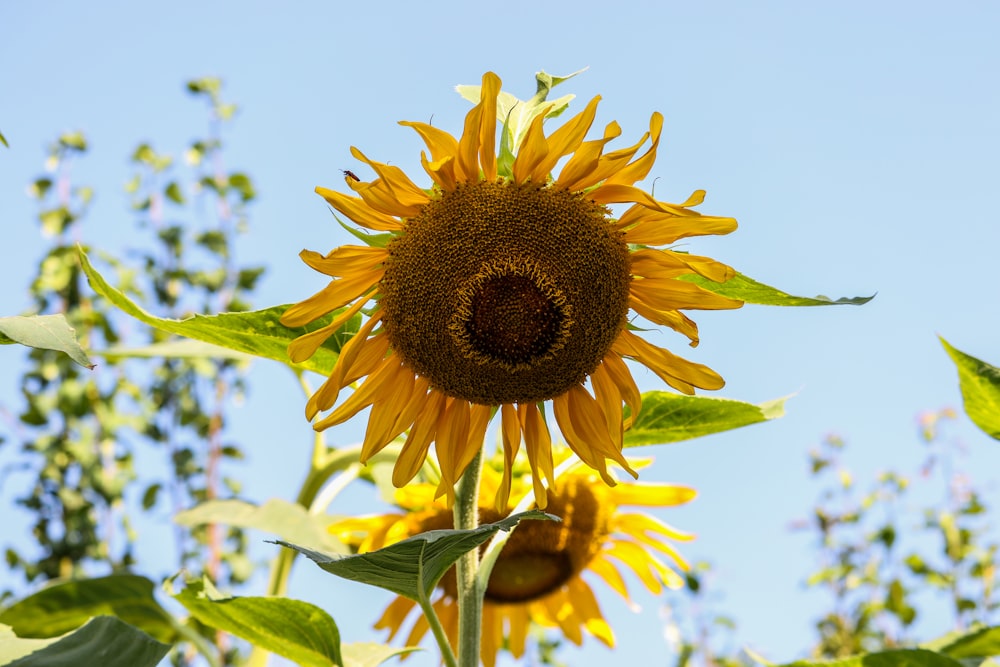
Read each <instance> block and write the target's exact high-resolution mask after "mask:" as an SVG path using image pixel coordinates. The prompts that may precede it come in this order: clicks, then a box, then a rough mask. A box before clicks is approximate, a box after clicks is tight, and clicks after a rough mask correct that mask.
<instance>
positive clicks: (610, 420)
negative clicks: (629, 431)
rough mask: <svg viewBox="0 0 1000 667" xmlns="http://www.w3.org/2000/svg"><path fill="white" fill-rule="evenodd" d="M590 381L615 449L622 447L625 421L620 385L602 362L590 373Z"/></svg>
mask: <svg viewBox="0 0 1000 667" xmlns="http://www.w3.org/2000/svg"><path fill="white" fill-rule="evenodd" d="M590 383H591V386H592V387H593V388H594V398H595V400H596V402H597V405H598V406H599V407H600V409H601V413H602V414H603V415H604V423H605V425H606V427H607V431H608V435H609V436H610V437H611V442H612V444H613V445H614V446H615V449H617V450H621V448H622V435H623V432H624V423H623V421H622V417H623V415H622V395H621V393H619V391H618V386H617V385H616V384H615V382H614V380H612V379H611V375H610V374H609V373H608V369H607V367H606V366H605V365H604V364H600V365H599V366H598V367H597V368H595V369H594V372H593V373H591V374H590Z"/></svg>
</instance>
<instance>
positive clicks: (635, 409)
mask: <svg viewBox="0 0 1000 667" xmlns="http://www.w3.org/2000/svg"><path fill="white" fill-rule="evenodd" d="M601 365H602V366H604V367H605V369H607V371H608V375H610V376H611V379H612V380H613V381H614V383H615V385H616V386H617V387H618V393H619V395H620V396H621V397H622V400H624V401H625V405H627V406H628V409H629V411H630V412H631V418H632V419H633V420H634V419H635V418H636V416H638V414H639V410H640V409H641V408H642V395H641V394H640V393H639V387H638V386H637V385H636V383H635V379H634V378H633V377H632V373H630V372H629V370H628V366H626V365H625V362H624V361H623V360H622V358H621V357H619V356H618V355H616V354H614V353H611V354H608V355H606V356H605V357H604V361H603V362H602V363H601Z"/></svg>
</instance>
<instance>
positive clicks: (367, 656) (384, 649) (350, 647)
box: [340, 642, 420, 667]
mask: <svg viewBox="0 0 1000 667" xmlns="http://www.w3.org/2000/svg"><path fill="white" fill-rule="evenodd" d="M340 650H341V654H342V655H343V656H344V667H378V666H379V665H381V664H382V663H383V662H385V661H386V660H388V659H389V658H393V657H395V656H397V655H406V654H407V653H412V652H413V651H419V650H420V649H418V648H413V647H410V648H393V647H391V646H386V645H385V644H375V643H373V642H354V643H352V644H344V645H342V646H341V647H340Z"/></svg>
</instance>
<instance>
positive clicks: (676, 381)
mask: <svg viewBox="0 0 1000 667" xmlns="http://www.w3.org/2000/svg"><path fill="white" fill-rule="evenodd" d="M611 349H612V350H613V351H614V352H616V353H617V354H619V355H621V356H623V357H630V358H632V359H635V360H636V361H638V362H639V363H640V364H642V365H643V366H646V367H647V368H649V369H650V370H651V371H653V372H654V373H656V374H657V375H658V376H659V377H660V379H661V380H663V381H664V382H666V383H667V384H668V385H670V386H671V387H673V388H674V389H676V390H677V391H680V392H683V393H685V394H693V393H694V388H695V387H699V388H701V389H721V388H722V387H723V386H725V384H726V382H725V380H723V379H722V376H720V375H719V374H718V373H716V372H715V371H713V370H712V369H711V368H709V367H708V366H705V365H703V364H696V363H694V362H692V361H688V360H687V359H683V358H681V357H678V356H677V355H675V354H673V353H671V352H670V351H668V350H665V349H663V348H660V347H656V346H655V345H653V344H652V343H648V342H646V341H645V340H643V339H642V338H640V337H639V336H636V335H635V334H633V333H632V332H630V331H628V330H627V329H624V330H622V332H621V333H620V334H619V335H618V339H617V340H615V342H614V344H613V345H612V346H611Z"/></svg>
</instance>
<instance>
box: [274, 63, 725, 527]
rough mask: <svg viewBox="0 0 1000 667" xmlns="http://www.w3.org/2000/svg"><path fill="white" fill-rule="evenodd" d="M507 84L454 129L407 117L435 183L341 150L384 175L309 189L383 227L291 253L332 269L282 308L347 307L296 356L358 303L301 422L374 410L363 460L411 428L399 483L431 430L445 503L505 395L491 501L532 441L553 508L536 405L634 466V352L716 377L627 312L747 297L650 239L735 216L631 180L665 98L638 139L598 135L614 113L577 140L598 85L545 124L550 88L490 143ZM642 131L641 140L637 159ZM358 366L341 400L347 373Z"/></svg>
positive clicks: (300, 355) (663, 372) (496, 85)
mask: <svg viewBox="0 0 1000 667" xmlns="http://www.w3.org/2000/svg"><path fill="white" fill-rule="evenodd" d="M500 95H501V93H500V79H499V78H498V77H497V76H496V75H495V74H493V73H487V74H485V75H484V76H483V80H482V87H481V88H480V99H479V103H478V104H477V105H476V106H475V107H474V108H473V109H472V110H471V111H470V112H469V113H468V115H467V116H466V118H465V127H464V130H463V132H462V135H461V138H459V139H456V138H455V137H454V136H452V135H451V134H449V133H447V132H445V131H443V130H440V129H438V128H436V127H433V126H431V125H428V124H425V123H417V122H402V123H401V124H402V125H405V126H408V127H412V128H413V129H414V130H416V131H417V133H418V134H419V135H420V136H421V137H422V139H423V140H424V142H425V143H426V145H427V150H428V151H429V153H430V156H429V157H428V155H427V153H426V152H422V153H421V164H422V165H423V168H424V170H425V171H426V172H427V174H428V175H429V176H430V179H431V180H432V181H433V186H432V187H431V188H430V189H428V190H425V189H422V188H420V187H418V186H417V185H416V184H414V182H413V181H412V180H410V178H409V177H408V176H407V175H406V174H405V173H404V172H403V171H402V170H401V169H400V168H398V167H395V166H392V165H389V164H385V163H381V162H376V161H374V160H371V159H369V158H368V157H367V156H365V155H364V154H363V153H362V152H361V151H360V150H358V149H357V148H354V147H352V148H351V153H352V155H354V156H355V157H356V158H357V159H358V160H360V161H361V162H363V163H365V164H366V165H368V167H370V168H371V170H372V171H374V172H375V174H376V176H377V177H376V178H375V179H374V180H372V181H363V180H361V179H360V178H359V177H357V176H356V175H355V174H354V173H353V172H345V177H344V180H345V183H346V185H347V186H348V187H349V188H350V189H351V190H352V191H353V192H354V193H356V195H357V196H350V195H346V194H343V193H340V192H336V191H334V190H329V189H327V188H322V187H319V188H316V192H317V193H318V194H320V195H321V196H322V197H323V198H324V199H325V200H326V201H327V202H328V203H329V204H330V206H332V207H333V209H335V210H336V211H337V212H338V213H340V214H342V215H344V216H346V217H347V218H349V219H350V220H351V221H353V222H354V223H356V224H357V225H359V226H361V227H363V228H366V229H368V230H372V231H374V232H379V233H377V234H364V233H362V232H357V235H359V236H361V237H364V238H366V243H367V245H365V246H357V245H347V246H342V247H339V248H336V249H335V250H333V251H331V252H330V253H329V254H326V255H322V254H320V253H318V252H314V251H311V250H304V251H303V252H302V253H301V255H300V256H301V258H302V260H303V261H304V262H305V263H306V264H308V265H309V266H310V267H312V268H313V269H315V270H317V271H319V272H321V273H323V274H326V275H328V276H331V277H332V278H333V280H331V281H330V283H329V284H328V285H327V286H326V287H325V288H323V289H322V290H320V291H319V292H317V293H316V294H314V295H313V296H311V297H309V298H308V299H306V300H304V301H302V302H300V303H297V304H294V305H292V306H290V307H289V308H288V309H287V310H286V311H285V313H284V314H283V316H282V318H281V321H282V323H283V324H284V325H286V326H288V327H298V326H305V325H307V324H309V323H311V322H314V321H315V320H317V319H319V318H321V317H324V316H326V315H329V314H330V313H332V312H334V311H338V310H339V312H337V313H336V315H335V316H334V317H333V318H332V320H331V321H330V322H329V323H328V324H325V325H324V326H321V327H319V328H317V329H315V330H314V331H312V332H310V333H307V334H305V335H303V336H300V337H299V338H297V339H295V340H294V341H293V342H292V343H291V344H290V345H289V348H288V353H289V357H290V358H291V360H292V361H293V362H301V361H304V360H305V359H308V358H309V357H310V356H311V355H312V354H313V353H314V352H315V351H316V350H317V349H318V348H319V346H321V345H322V344H323V343H324V342H325V341H326V340H327V339H328V338H329V337H330V336H332V335H333V334H334V333H336V332H337V331H338V330H339V329H341V328H342V327H343V325H344V324H345V323H346V322H348V321H349V320H350V319H351V318H354V317H355V316H357V315H358V314H359V313H361V314H363V315H364V316H365V320H364V323H363V324H362V326H361V328H360V330H359V331H358V333H357V334H356V335H355V336H354V337H353V338H352V339H351V340H350V341H349V342H348V343H346V344H345V345H344V347H343V348H342V350H341V353H340V357H339V358H338V361H337V363H336V365H335V367H334V368H333V370H332V371H331V373H330V375H329V377H328V378H327V380H326V381H325V382H324V383H323V385H322V386H321V387H320V388H319V389H318V390H317V391H316V392H315V393H314V394H313V395H312V396H311V397H310V398H309V400H308V402H307V404H306V416H307V418H308V419H310V420H312V419H314V418H315V417H316V416H317V415H319V414H320V413H321V412H325V411H330V410H332V411H331V412H329V414H326V415H325V416H323V417H322V418H320V419H318V420H317V421H315V422H314V425H313V426H314V428H315V429H316V430H323V429H326V428H328V427H330V426H333V425H336V424H340V423H342V422H344V421H346V420H348V419H350V418H351V417H353V416H354V415H356V414H358V413H359V412H360V411H362V410H364V409H366V408H369V407H370V408H371V412H370V414H369V416H368V424H367V431H366V433H365V438H364V444H363V448H362V449H363V451H362V454H361V460H362V463H364V462H366V461H367V460H368V459H369V458H370V457H371V456H373V455H374V454H376V453H377V452H379V451H380V450H381V449H382V448H384V447H385V446H386V445H387V444H388V443H389V442H391V441H392V440H393V439H395V438H397V437H399V436H400V435H401V434H403V433H404V432H406V433H407V436H406V440H405V443H404V445H403V447H402V450H401V452H400V454H399V457H398V459H397V461H396V464H395V467H394V470H393V477H392V479H393V483H394V484H395V485H396V486H397V487H401V486H404V485H405V484H406V483H407V482H409V481H410V480H411V479H413V477H414V475H416V473H417V471H418V470H419V469H420V467H421V465H422V464H423V462H424V460H425V458H426V456H427V453H428V451H429V449H430V446H431V444H432V443H433V444H434V447H435V453H436V456H437V460H438V463H439V464H440V470H441V482H440V485H439V487H438V490H437V493H438V494H439V495H446V496H447V497H448V499H449V501H450V500H452V499H453V494H454V490H453V487H454V484H455V483H456V481H457V480H458V479H459V478H460V477H461V475H462V473H463V472H464V470H465V468H466V467H467V466H468V464H469V463H470V462H471V461H472V459H473V458H474V457H475V455H476V453H477V452H478V451H479V449H480V447H481V446H482V442H483V437H484V435H485V432H486V429H487V426H488V424H489V422H490V420H491V419H492V418H493V416H494V415H495V413H496V412H497V411H499V412H500V413H501V429H500V430H501V432H502V433H503V435H504V438H503V442H504V445H505V447H506V454H507V456H506V461H507V463H506V475H505V483H504V484H501V485H500V488H499V490H498V493H499V496H498V498H497V506H498V507H502V506H503V505H504V504H505V502H506V499H505V498H504V497H503V495H504V494H505V493H506V492H507V489H509V483H510V466H511V464H512V462H513V460H514V458H515V456H516V454H517V451H518V449H519V448H520V445H521V443H522V441H523V443H524V447H525V450H526V452H527V457H528V461H529V463H530V465H531V469H532V473H533V477H534V479H535V490H536V495H537V497H538V499H539V504H540V505H542V506H543V507H544V503H545V494H544V493H543V492H542V490H543V488H544V486H543V483H542V478H543V477H544V478H545V479H546V480H548V482H549V484H550V485H551V483H552V482H553V479H552V473H553V468H552V454H551V451H550V443H551V438H550V433H549V430H548V426H547V424H546V421H545V419H544V411H545V407H544V406H545V405H546V404H547V403H551V409H552V413H553V414H554V416H555V421H556V423H557V424H558V426H559V430H560V431H561V433H562V435H563V437H564V438H565V439H566V441H567V443H568V444H569V446H570V447H571V448H572V449H573V451H574V452H575V453H576V454H577V455H578V456H579V457H580V459H581V460H582V461H584V462H585V463H586V464H587V465H588V466H590V467H591V468H593V469H594V470H596V471H598V472H599V473H600V476H601V478H602V479H603V480H604V481H605V483H607V484H614V483H615V482H614V478H613V477H612V476H611V475H610V473H609V472H608V468H607V462H608V460H609V459H610V460H611V461H613V462H615V463H617V464H618V465H620V466H622V467H623V468H624V469H625V470H627V471H629V473H630V474H632V475H633V476H635V474H636V473H635V471H634V470H632V469H631V468H630V467H629V464H628V462H627V461H626V460H625V458H624V456H623V455H622V435H623V428H624V427H625V425H626V419H625V417H626V415H625V412H624V410H625V408H626V407H627V408H628V410H629V411H630V414H631V416H632V417H633V418H634V416H635V415H636V414H637V413H638V412H639V409H640V397H639V391H638V388H637V387H636V383H635V381H634V380H633V378H632V375H631V373H630V371H629V369H628V367H627V366H626V364H625V361H624V360H625V359H631V360H634V361H636V362H638V363H640V364H643V365H645V366H646V367H648V368H650V369H651V370H652V371H653V372H655V373H656V374H657V375H658V376H659V377H660V378H661V379H662V380H663V381H664V382H666V383H667V384H668V385H670V386H671V387H673V388H674V389H676V390H678V391H681V392H684V393H687V394H692V393H694V389H695V388H696V387H697V388H701V389H719V388H721V387H722V386H723V384H724V382H723V380H722V378H721V377H720V376H719V375H718V374H717V373H716V372H715V371H713V370H712V369H710V368H708V367H707V366H704V365H701V364H697V363H693V362H691V361H687V360H685V359H683V358H681V357H679V356H676V355H674V354H673V353H671V352H669V351H668V350H666V349H663V348H660V347H657V346H655V345H653V344H651V343H649V342H647V341H646V340H644V339H643V338H642V337H641V336H639V335H637V334H636V333H635V328H634V327H633V326H632V325H630V324H629V320H630V318H632V317H634V316H640V317H642V318H645V319H646V320H649V321H650V322H652V323H654V324H657V325H664V326H668V327H670V328H672V329H674V330H676V331H678V332H680V333H681V334H683V335H685V336H686V337H687V338H688V339H689V340H690V344H691V345H692V346H694V345H696V344H697V343H698V329H697V327H696V325H695V323H694V322H693V321H691V320H690V319H689V318H688V317H687V316H686V315H684V314H683V313H682V312H681V311H682V310H687V309H725V308H738V307H740V306H741V305H742V302H741V301H736V300H733V299H729V298H726V297H723V296H720V295H717V294H714V293H712V292H710V291H707V290H705V289H702V288H701V287H699V286H697V285H695V284H694V283H693V282H689V281H686V280H683V278H684V277H685V276H693V275H700V276H704V277H706V278H708V279H710V280H713V281H717V282H722V281H725V280H728V279H729V278H730V277H731V276H732V275H733V273H734V272H733V270H732V269H731V268H730V267H728V266H726V265H725V264H722V263H720V262H717V261H714V260H712V259H709V258H706V257H699V256H696V255H690V254H686V253H681V252H677V251H675V250H672V249H669V248H666V249H665V248H657V247H655V246H664V245H667V244H672V243H674V242H675V241H677V240H678V239H681V238H685V237H690V236H698V235H704V234H726V233H729V232H731V231H733V230H734V229H735V228H736V221H735V220H734V219H732V218H725V217H711V216H702V215H700V214H698V213H696V212H694V211H692V210H690V208H689V207H691V206H695V205H697V204H699V203H701V201H702V200H703V198H704V192H703V191H700V190H699V191H697V192H695V193H694V194H693V195H691V197H690V198H689V199H688V200H687V201H685V202H684V203H683V204H680V205H677V204H668V203H665V202H660V201H657V200H656V199H654V198H653V197H652V196H650V195H649V194H647V193H646V192H644V191H643V190H641V189H639V188H637V187H635V186H634V185H633V184H634V183H635V182H637V181H639V180H641V179H643V178H645V176H646V175H647V174H648V173H649V170H650V168H651V167H652V165H653V162H654V160H655V158H656V149H657V147H658V145H659V141H660V133H661V129H662V126H663V117H662V116H661V115H660V114H659V113H654V114H653V115H652V118H651V120H650V127H649V132H647V133H646V134H644V135H643V137H642V138H641V139H640V141H639V142H638V143H636V144H635V145H633V146H630V147H628V148H623V149H620V150H616V151H612V152H607V153H605V152H604V148H605V146H606V145H607V144H608V143H609V142H610V141H611V140H612V139H614V138H616V137H617V136H618V135H619V134H620V133H621V131H620V129H619V126H618V124H617V123H615V122H612V123H610V124H609V125H607V126H606V127H605V129H604V134H603V136H602V137H601V138H600V139H594V140H590V141H586V140H585V137H586V135H587V133H588V131H589V130H590V127H591V125H592V124H593V122H594V117H595V114H596V111H597V104H598V101H599V100H600V98H599V97H595V98H594V99H593V100H591V102H590V103H589V104H588V105H587V107H586V108H585V109H584V110H583V111H582V112H580V113H579V114H578V115H576V116H574V117H573V118H571V119H570V120H568V121H567V122H566V123H565V124H563V125H562V126H561V127H559V128H558V129H556V130H554V131H553V132H551V133H550V134H549V135H548V136H546V135H545V133H544V132H543V129H542V123H543V120H544V119H545V117H546V115H547V114H553V113H555V112H556V111H560V110H561V109H558V108H556V105H554V104H553V105H549V106H546V105H544V104H542V105H541V106H540V107H539V108H538V110H537V113H535V114H534V115H533V116H532V115H531V114H527V117H530V121H526V122H525V123H524V124H523V125H522V126H521V127H519V128H513V127H511V126H510V125H509V123H505V125H504V126H503V127H502V129H501V142H500V150H499V153H498V150H497V134H498V131H497V130H498V127H497V122H498V116H497V106H498V105H497V100H498V96H500ZM504 95H506V94H504ZM509 98H511V96H509V95H507V97H506V98H503V99H504V100H507V99H509ZM525 104H527V103H525ZM522 115H523V114H522ZM509 117H510V114H508V118H509ZM515 130H516V131H515ZM647 140H649V142H650V146H649V147H648V148H647V149H646V151H645V152H644V153H642V154H641V155H639V156H638V157H636V155H637V153H638V152H639V150H640V149H641V148H642V146H643V145H644V144H645V143H646V141H647ZM515 142H516V143H515ZM561 161H563V162H564V163H563V165H562V167H561V169H560V171H559V174H558V176H555V177H554V176H552V173H551V172H552V171H553V169H555V167H556V165H557V163H560V162H561ZM614 204H629V206H628V208H627V209H626V210H624V212H623V213H622V214H621V215H620V216H619V217H617V218H616V217H614V216H613V215H612V212H611V210H610V209H609V208H608V207H609V205H614ZM366 305H367V306H369V307H368V308H366ZM345 307H346V308H345ZM362 378H363V381H362V382H361V383H360V385H359V386H357V388H356V389H355V390H354V391H353V393H351V395H350V396H349V397H348V398H347V399H346V400H344V401H342V402H341V403H340V404H339V405H337V406H336V408H334V406H335V405H336V404H337V401H338V398H339V397H340V393H341V391H342V390H343V389H344V388H345V387H347V386H348V385H351V384H353V383H355V382H357V381H359V380H362ZM588 382H589V386H590V391H588V389H587V384H588Z"/></svg>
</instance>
